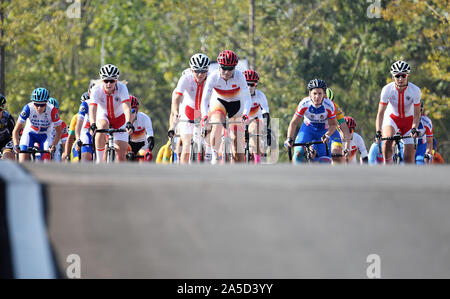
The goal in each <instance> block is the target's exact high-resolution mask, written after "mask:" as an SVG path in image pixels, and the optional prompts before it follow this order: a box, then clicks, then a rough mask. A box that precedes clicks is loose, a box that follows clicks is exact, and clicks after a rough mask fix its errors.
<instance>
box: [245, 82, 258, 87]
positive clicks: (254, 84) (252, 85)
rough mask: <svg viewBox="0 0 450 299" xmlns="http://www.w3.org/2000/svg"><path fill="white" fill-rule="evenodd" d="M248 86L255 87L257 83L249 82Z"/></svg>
mask: <svg viewBox="0 0 450 299" xmlns="http://www.w3.org/2000/svg"><path fill="white" fill-rule="evenodd" d="M247 85H248V86H250V87H255V86H256V83H252V82H248V83H247Z"/></svg>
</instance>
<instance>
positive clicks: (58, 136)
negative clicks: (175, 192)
mask: <svg viewBox="0 0 450 299" xmlns="http://www.w3.org/2000/svg"><path fill="white" fill-rule="evenodd" d="M55 130H56V134H55V138H54V139H53V142H52V145H53V146H56V145H57V144H58V142H59V140H60V139H61V134H62V130H61V124H59V125H57V126H56V127H55Z"/></svg>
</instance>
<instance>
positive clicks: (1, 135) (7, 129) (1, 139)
mask: <svg viewBox="0 0 450 299" xmlns="http://www.w3.org/2000/svg"><path fill="white" fill-rule="evenodd" d="M0 113H1V118H0V151H2V150H3V148H4V147H6V145H7V144H8V143H10V142H11V140H12V132H13V130H14V126H15V121H14V118H13V117H12V115H11V114H10V113H9V112H8V111H6V110H3V112H0Z"/></svg>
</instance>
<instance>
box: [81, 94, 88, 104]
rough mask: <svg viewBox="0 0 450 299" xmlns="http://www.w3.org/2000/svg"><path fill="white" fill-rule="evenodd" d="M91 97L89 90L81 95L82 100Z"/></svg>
mask: <svg viewBox="0 0 450 299" xmlns="http://www.w3.org/2000/svg"><path fill="white" fill-rule="evenodd" d="M89 99H90V97H89V93H88V92H85V93H83V94H82V95H81V101H82V102H84V101H87V100H89Z"/></svg>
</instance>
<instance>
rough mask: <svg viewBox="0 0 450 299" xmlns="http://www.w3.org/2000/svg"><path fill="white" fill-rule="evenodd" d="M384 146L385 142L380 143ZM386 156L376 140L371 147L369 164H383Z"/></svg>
mask: <svg viewBox="0 0 450 299" xmlns="http://www.w3.org/2000/svg"><path fill="white" fill-rule="evenodd" d="M380 146H381V148H383V142H382V141H381V144H380ZM383 163H384V158H383V153H382V152H380V151H379V148H378V144H377V143H376V142H374V143H372V145H371V146H370V149H369V165H375V164H383Z"/></svg>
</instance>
